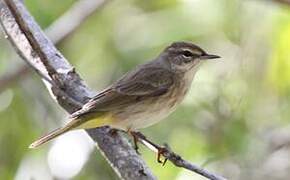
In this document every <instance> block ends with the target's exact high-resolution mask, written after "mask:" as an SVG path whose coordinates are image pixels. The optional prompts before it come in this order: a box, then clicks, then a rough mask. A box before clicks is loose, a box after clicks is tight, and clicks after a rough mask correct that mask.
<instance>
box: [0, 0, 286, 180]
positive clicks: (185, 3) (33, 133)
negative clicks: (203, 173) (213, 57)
mask: <svg viewBox="0 0 290 180" xmlns="http://www.w3.org/2000/svg"><path fill="white" fill-rule="evenodd" d="M74 2H75V1H73V0H63V1H61V3H59V1H57V0H27V1H25V4H26V5H27V7H28V9H29V10H30V12H31V13H32V14H33V16H34V17H35V19H36V20H37V22H38V23H39V24H40V25H41V27H42V28H46V27H48V26H49V25H50V24H51V23H52V22H53V21H55V20H56V19H57V18H58V17H59V16H61V15H62V14H63V13H64V12H65V11H66V10H68V9H69V8H70V6H71V5H72V4H73V3H74ZM0 37H1V39H0V49H1V51H0V59H1V60H0V74H2V75H3V74H7V73H8V72H10V71H14V70H15V69H16V68H15V67H17V66H20V65H21V63H20V62H21V60H19V59H15V58H14V57H15V56H16V55H15V51H14V50H13V48H11V46H10V44H9V43H8V42H7V41H6V40H5V39H4V38H3V37H4V35H3V34H1V35H0ZM179 40H187V41H193V42H194V43H196V44H199V45H200V46H201V47H203V48H204V49H206V50H207V51H209V52H212V53H213V54H218V55H221V56H222V57H223V58H222V59H221V60H220V61H212V62H207V63H206V64H205V65H204V66H203V67H202V68H201V70H200V71H199V72H198V74H197V77H196V78H195V82H194V83H193V85H192V89H191V91H190V93H189V95H188V96H187V98H186V99H185V101H184V103H183V104H182V105H181V106H180V107H179V108H178V109H177V110H176V112H174V113H173V114H172V115H170V116H169V117H168V118H167V119H166V120H165V121H162V122H161V123H159V124H157V125H154V126H152V127H150V128H147V129H144V130H142V132H144V133H145V134H146V135H147V136H148V137H150V139H152V140H154V142H158V143H160V144H162V143H164V142H166V143H168V144H169V145H170V146H171V148H172V149H173V150H174V151H176V152H178V153H179V154H180V155H182V156H183V157H184V158H186V159H188V160H190V161H192V162H195V163H196V164H200V165H204V166H205V167H206V168H208V169H210V170H213V171H216V172H219V173H221V174H224V175H225V176H226V177H229V178H230V179H265V178H267V179H287V178H288V177H289V176H290V173H289V172H290V171H289V169H290V162H289V161H290V160H289V158H288V159H287V156H282V155H284V154H283V153H282V152H284V150H285V151H286V152H288V153H289V149H287V147H288V146H287V143H286V142H287V141H286V140H287V139H288V138H283V137H284V136H285V134H287V132H288V130H289V118H290V111H289V109H290V103H289V95H290V93H289V92H290V50H289V49H290V9H289V7H287V6H282V5H277V4H276V3H275V2H266V1H263V0H257V1H242V0H220V1H216V0H159V1H154V0H147V1H144V0H123V1H114V0H112V1H110V2H109V3H108V4H106V6H104V7H103V8H101V9H100V10H98V11H97V12H95V13H94V14H93V15H92V16H91V17H89V18H88V19H87V20H86V21H85V22H83V23H82V24H81V26H80V27H79V28H78V29H77V30H76V31H75V32H74V33H73V34H72V35H70V36H69V37H67V38H66V39H64V40H63V41H61V42H60V43H59V44H58V45H57V46H58V48H59V49H60V51H61V52H62V53H64V55H65V56H66V57H67V58H68V59H69V61H70V62H71V63H72V64H73V65H74V66H75V67H76V70H77V71H78V72H79V73H80V74H81V76H82V77H83V79H84V80H85V81H86V82H87V83H88V84H89V86H90V87H92V88H93V89H95V90H96V91H98V90H101V89H102V88H104V87H106V85H108V84H109V83H110V82H112V81H113V80H115V79H117V78H118V77H120V76H121V75H122V74H123V73H125V72H126V71H128V70H130V69H131V68H133V67H134V66H136V65H137V64H140V63H142V62H146V61H147V60H148V59H151V58H153V57H155V56H156V55H157V54H158V53H159V52H160V51H161V50H162V49H163V48H164V47H165V46H166V45H168V44H170V43H171V42H172V41H179ZM0 86H1V84H0ZM66 117H67V114H66V113H65V112H64V111H63V110H62V109H61V108H60V107H59V106H58V105H57V104H55V103H54V102H53V100H52V99H51V98H50V97H49V94H48V93H47V91H46V89H45V87H44V85H43V84H42V82H41V81H40V80H39V77H38V76H37V75H35V74H30V75H29V76H28V77H27V78H25V79H23V80H21V81H20V82H19V83H17V84H14V85H13V86H11V87H9V88H8V89H6V90H4V91H3V92H1V93H0V147H1V148H0V179H21V180H22V179H31V178H34V179H53V178H61V177H58V175H57V174H55V172H54V171H53V170H52V168H51V167H50V166H51V165H50V164H49V153H50V152H51V147H52V146H54V145H52V144H53V143H52V144H50V145H47V146H44V147H42V148H41V149H39V150H35V151H30V150H28V149H27V145H28V144H29V143H30V142H32V141H33V140H34V139H35V138H36V137H38V136H39V135H40V134H43V133H44V132H48V131H49V130H51V129H53V128H55V127H58V126H60V125H61V124H62V120H63V119H65V118H66ZM287 127H288V130H286V133H282V134H281V132H284V131H282V129H285V128H287ZM289 132H290V131H289ZM286 137H287V136H286ZM289 137H290V135H289ZM275 138H276V139H275ZM64 141H65V140H64ZM64 141H63V142H64ZM83 141H87V140H86V139H84V140H83ZM284 141H285V143H284V144H283V143H282V145H281V143H280V142H284ZM277 143H278V144H279V143H280V144H279V146H278V145H277V147H276V144H277ZM285 144H286V145H285ZM281 147H283V148H282V149H281ZM275 148H276V149H275ZM273 149H274V150H275V151H274V150H273ZM282 150H283V151H282ZM277 152H279V153H278V155H279V156H278V155H277ZM141 153H142V157H143V158H144V159H145V161H146V162H147V163H148V165H149V166H150V167H151V169H152V171H153V172H154V173H155V174H156V175H157V176H158V177H159V179H162V180H163V179H178V180H184V179H185V180H187V179H199V178H200V177H199V176H198V175H194V174H192V173H190V172H188V171H186V170H183V169H180V168H176V167H174V166H173V165H172V164H171V163H167V164H166V166H165V167H162V166H161V165H160V164H158V163H156V155H155V154H153V153H152V152H151V151H149V150H147V149H145V148H141ZM286 154H287V153H286ZM280 157H282V158H284V159H286V160H285V161H274V160H275V158H280ZM285 157H286V158H285ZM63 161H65V160H63ZM275 163H276V164H275ZM277 163H278V164H279V165H280V166H279V167H281V164H282V163H284V164H283V165H284V166H283V167H285V168H284V169H283V168H280V169H279V172H280V171H281V172H280V173H272V171H271V170H272V169H273V167H276V166H277ZM33 167H34V168H33ZM283 170H284V171H283ZM60 171H62V169H61V168H60ZM282 172H283V173H282ZM64 173H65V171H64ZM70 178H72V179H117V177H116V175H115V173H114V172H113V171H112V169H111V168H110V166H109V165H108V164H107V163H106V161H105V160H104V159H103V157H102V156H101V154H100V153H99V152H95V151H93V152H92V153H91V154H90V157H89V159H88V160H87V161H86V163H85V165H84V167H82V168H81V170H80V172H79V173H77V175H74V176H71V177H70Z"/></svg>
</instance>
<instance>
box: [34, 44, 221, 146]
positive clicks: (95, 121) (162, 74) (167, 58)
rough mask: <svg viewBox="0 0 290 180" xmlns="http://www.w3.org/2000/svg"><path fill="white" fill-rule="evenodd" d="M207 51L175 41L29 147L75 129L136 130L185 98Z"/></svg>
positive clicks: (164, 113)
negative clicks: (108, 127)
mask: <svg viewBox="0 0 290 180" xmlns="http://www.w3.org/2000/svg"><path fill="white" fill-rule="evenodd" d="M215 58H220V57H219V56H217V55H210V54H208V53H206V52H205V51H204V50H202V49H201V48H200V47H198V46H197V45H194V44H192V43H190V42H174V43H172V44H171V45H169V46H168V47H166V48H165V49H164V50H163V52H162V53H161V54H160V55H159V56H158V57H157V58H155V59H153V60H152V61H150V62H148V63H146V64H143V65H140V66H137V67H136V68H135V69H133V70H132V71H130V72H128V73H126V74H125V75H124V76H122V77H121V78H120V79H119V80H117V81H116V82H114V83H113V84H112V85H110V86H109V87H107V88H106V89H104V90H103V91H101V92H100V93H98V94H97V95H96V96H94V97H92V98H91V99H90V100H89V101H88V102H87V103H86V104H85V105H84V106H83V107H82V108H81V109H80V110H78V111H76V112H75V113H73V114H71V116H70V121H69V122H68V123H67V124H66V125H65V126H63V127H61V128H58V129H56V130H54V131H52V132H51V133H49V134H47V135H45V136H43V137H41V138H39V139H38V140H36V141H35V142H33V143H32V144H31V145H30V146H29V148H36V147H38V146H40V145H41V144H44V143H46V142H48V141H49V140H51V139H53V138H55V137H57V136H59V135H61V134H63V133H66V132H68V131H70V130H75V129H91V128H96V127H101V126H110V127H112V128H115V129H120V130H124V131H127V132H137V131H138V130H139V129H141V128H146V127H148V126H151V125H153V124H155V123H157V122H159V121H160V120H162V119H164V118H165V117H166V116H168V115H169V114H170V113H172V112H173V111H174V110H175V109H176V107H177V105H178V104H180V102H181V101H182V100H183V99H184V97H185V95H186V93H187V92H188V89H189V88H190V86H191V83H192V81H193V78H194V76H195V74H196V72H197V70H198V69H199V67H200V65H201V64H202V62H203V61H204V60H207V59H215Z"/></svg>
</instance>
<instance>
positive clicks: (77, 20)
mask: <svg viewBox="0 0 290 180" xmlns="http://www.w3.org/2000/svg"><path fill="white" fill-rule="evenodd" d="M107 2H109V0H106V1H105V0H79V1H77V2H76V3H74V4H73V5H72V7H71V8H70V9H69V10H67V11H66V12H65V13H64V14H63V15H62V16H61V17H59V18H58V19H57V20H56V21H54V22H53V23H52V24H51V25H50V26H49V27H48V28H47V29H46V30H45V33H46V34H47V36H48V37H49V38H50V40H51V41H52V42H53V43H54V44H57V43H59V42H60V41H62V40H64V39H65V38H67V37H68V36H69V35H70V34H72V33H73V32H74V31H75V30H76V28H77V27H78V26H80V24H82V23H83V22H84V21H85V19H86V18H88V17H89V16H90V15H92V14H93V13H94V12H95V11H96V10H99V9H101V8H102V7H103V6H104V5H105V4H106V3H107ZM29 74H30V70H29V67H28V66H27V65H25V64H24V65H21V66H19V67H18V68H17V69H15V70H14V71H13V72H11V73H9V74H8V75H4V76H2V77H0V93H1V92H2V91H4V90H5V89H6V88H8V87H10V86H11V84H15V83H17V82H18V81H20V80H21V79H24V78H26V77H27V76H28V75H29Z"/></svg>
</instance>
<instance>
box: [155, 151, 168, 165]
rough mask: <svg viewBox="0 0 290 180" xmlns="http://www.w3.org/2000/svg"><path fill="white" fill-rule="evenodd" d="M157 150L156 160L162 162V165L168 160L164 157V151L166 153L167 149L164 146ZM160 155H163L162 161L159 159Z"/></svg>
mask: <svg viewBox="0 0 290 180" xmlns="http://www.w3.org/2000/svg"><path fill="white" fill-rule="evenodd" d="M157 150H158V152H157V162H158V163H160V164H162V166H164V165H165V164H166V162H167V160H168V158H166V157H165V156H164V153H166V152H167V151H168V149H167V148H166V147H159V148H158V149H157ZM161 156H163V157H164V160H163V161H162V160H161Z"/></svg>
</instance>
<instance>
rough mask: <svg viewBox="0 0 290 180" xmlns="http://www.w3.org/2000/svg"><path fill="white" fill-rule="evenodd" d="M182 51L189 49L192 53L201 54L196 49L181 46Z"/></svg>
mask: <svg viewBox="0 0 290 180" xmlns="http://www.w3.org/2000/svg"><path fill="white" fill-rule="evenodd" d="M181 49H182V50H183V51H189V52H191V53H192V54H198V55H201V54H202V52H201V51H199V50H197V49H189V48H181Z"/></svg>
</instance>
